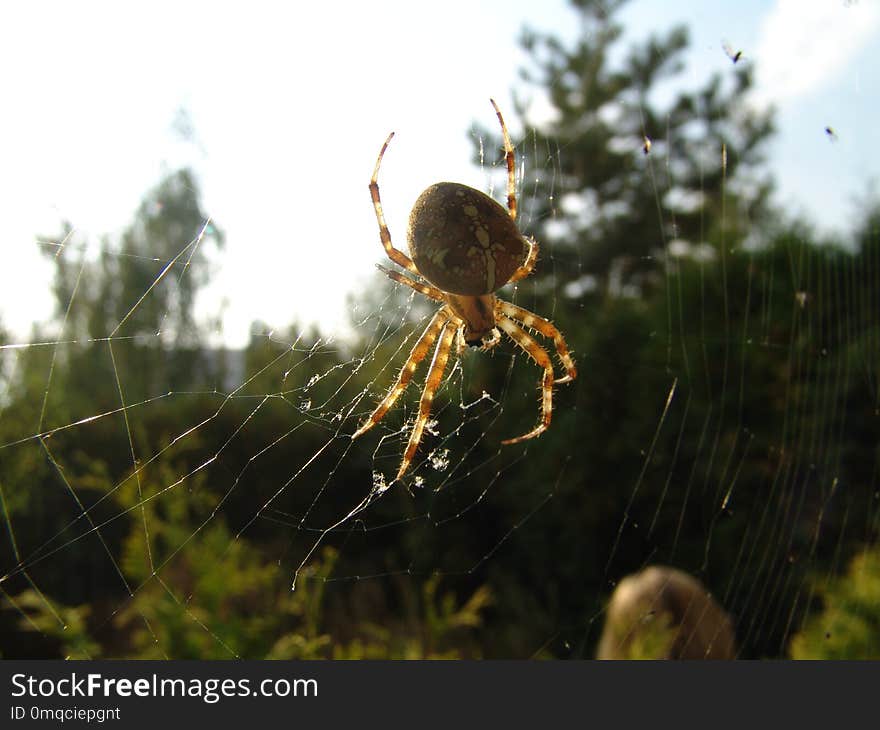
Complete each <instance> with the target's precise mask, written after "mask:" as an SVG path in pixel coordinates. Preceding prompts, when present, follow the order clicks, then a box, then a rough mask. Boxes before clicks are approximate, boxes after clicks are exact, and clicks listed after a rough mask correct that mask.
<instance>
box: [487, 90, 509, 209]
mask: <svg viewBox="0 0 880 730" xmlns="http://www.w3.org/2000/svg"><path fill="white" fill-rule="evenodd" d="M489 101H491V102H492V106H493V107H495V115H496V116H497V117H498V121H499V123H500V124H501V134H502V135H503V136H504V156H505V158H506V160H507V210H509V211H510V217H511V218H512V219H513V220H516V154H515V153H514V151H513V144H511V142H510V134H508V132H507V125H506V124H505V123H504V117H502V116H501V110H500V109H499V108H498V105H497V104H496V103H495V99H489Z"/></svg>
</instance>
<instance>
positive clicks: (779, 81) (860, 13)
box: [753, 0, 880, 105]
mask: <svg viewBox="0 0 880 730" xmlns="http://www.w3.org/2000/svg"><path fill="white" fill-rule="evenodd" d="M878 30H880V3H877V2H876V1H875V0H862V1H861V2H859V1H858V0H855V1H852V2H844V1H843V0H777V2H776V5H775V6H774V7H773V9H772V10H771V11H770V12H769V13H767V15H766V16H765V18H764V21H763V23H762V25H761V30H760V41H759V43H758V47H757V49H756V51H755V53H754V55H753V58H754V60H755V61H756V62H757V64H758V65H757V84H756V87H757V88H756V97H758V98H757V99H756V101H758V102H759V103H761V102H764V103H767V102H772V103H774V104H777V105H779V104H784V103H785V102H786V101H789V100H791V99H795V98H797V97H799V96H803V95H805V94H808V93H812V92H815V91H818V90H819V89H820V88H821V87H822V86H824V85H825V84H828V83H830V82H831V81H833V80H834V79H835V78H836V77H837V76H838V75H839V74H840V73H841V72H842V71H843V70H844V69H845V68H846V66H847V64H848V63H849V61H850V60H851V59H852V58H853V56H855V54H856V53H857V52H858V51H859V50H861V49H862V47H864V45H865V44H866V43H867V42H868V41H869V40H870V39H871V38H872V37H873V36H875V35H876V34H877V32H878Z"/></svg>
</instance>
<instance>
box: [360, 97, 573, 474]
mask: <svg viewBox="0 0 880 730" xmlns="http://www.w3.org/2000/svg"><path fill="white" fill-rule="evenodd" d="M489 101H490V102H491V103H492V106H493V107H494V109H495V114H496V116H497V117H498V121H499V123H500V124H501V133H502V135H503V137H504V151H505V156H506V162H507V209H506V210H505V208H504V207H503V206H502V205H500V204H499V203H497V202H496V201H495V200H493V199H492V198H490V197H489V196H488V195H486V194H484V193H482V192H480V191H479V190H475V189H474V188H470V187H468V186H466V185H461V184H459V183H453V182H440V183H437V184H435V185H431V186H430V187H428V188H427V189H426V190H424V191H423V192H422V194H421V195H419V197H418V199H417V200H416V202H415V204H414V205H413V208H412V211H411V212H410V216H409V227H408V230H407V243H408V244H409V251H410V254H411V255H412V258H410V257H409V256H407V255H406V254H405V253H403V252H402V251H399V250H398V249H396V248H395V247H394V246H393V245H392V243H391V233H390V232H389V230H388V226H387V225H386V224H385V216H384V214H383V213H382V203H381V201H380V198H379V183H378V177H379V166H380V165H381V164H382V157H383V156H384V155H385V151H386V150H387V149H388V145H389V143H390V142H391V138H392V137H393V136H394V132H392V133H391V134H389V135H388V138H387V139H386V140H385V143H384V144H383V145H382V149H381V150H380V151H379V157H378V158H377V159H376V166H375V168H374V169H373V176H372V177H371V178H370V197H371V198H372V201H373V208H374V210H375V212H376V220H377V222H378V224H379V238H380V239H381V241H382V246H383V247H384V248H385V253H386V254H387V256H388V258H389V259H391V260H392V261H393V262H394V263H395V264H397V265H398V266H400V268H402V269H404V270H405V271H406V272H407V273H406V274H405V273H401V272H400V271H397V270H392V269H388V268H385V267H384V266H381V265H380V266H379V267H378V268H379V269H380V270H381V271H382V272H383V273H384V274H385V275H386V276H388V277H389V278H390V279H393V280H394V281H396V282H398V283H400V284H403V285H405V286H408V287H410V288H411V289H414V290H415V291H417V292H419V293H420V294H423V295H424V296H426V297H428V298H429V299H433V300H434V301H436V302H439V303H440V304H441V306H440V308H439V309H438V310H437V311H436V313H435V314H434V316H433V317H432V318H431V321H430V322H429V323H428V326H427V327H426V328H425V331H424V332H423V333H422V335H421V337H419V339H418V340H417V341H416V343H415V345H414V346H413V348H412V350H411V351H410V353H409V357H408V358H407V360H406V362H405V363H404V365H403V367H402V368H401V370H400V374H399V375H398V376H397V380H396V381H395V382H394V385H392V386H391V388H390V390H389V391H388V393H387V394H386V395H385V397H384V398H383V399H382V401H381V402H380V403H379V405H378V406H376V409H375V410H374V411H373V412H372V414H370V416H369V417H368V418H367V419H366V420H365V421H364V422H363V423H362V424H361V426H360V428H358V430H357V431H356V432H355V433H354V435H353V436H352V438H353V439H354V438H358V437H359V436H361V435H363V434H364V433H366V432H367V431H369V430H370V429H371V428H372V427H373V426H375V425H376V424H377V423H379V421H381V420H382V418H383V417H384V416H385V414H386V413H387V412H388V410H389V409H390V408H391V407H392V406H393V405H394V403H395V402H396V401H397V399H398V398H399V397H400V395H401V393H403V391H404V390H405V389H406V387H407V385H408V384H409V382H410V380H411V379H412V376H413V373H415V370H416V367H417V366H418V365H419V363H420V362H421V361H422V360H424V359H425V357H427V355H428V352H429V351H430V350H431V347H432V346H434V343H435V342H436V347H435V349H434V356H433V359H432V360H431V364H430V365H429V366H428V375H427V377H426V379H425V386H424V389H423V391H422V397H421V400H420V401H419V413H418V416H417V417H416V420H415V423H414V425H413V427H412V431H411V432H410V436H409V442H408V443H407V446H406V451H405V452H404V454H403V460H402V461H401V464H400V468H399V470H398V472H397V476H396V477H395V481H397V480H399V479H400V478H401V477H402V476H403V475H404V473H405V472H406V470H407V469H408V468H409V465H410V463H411V462H412V459H413V457H414V456H415V453H416V450H417V449H418V446H419V442H420V441H421V438H422V432H423V430H424V428H425V424H426V423H427V421H428V416H429V415H430V413H431V404H432V402H433V400H434V394H435V392H436V391H437V388H438V387H439V386H440V383H441V381H442V379H443V372H444V370H445V369H446V363H447V361H448V359H449V352H450V349H451V348H452V343H453V340H455V341H456V344H457V353H458V354H461V352H462V351H464V349H465V348H466V347H467V346H471V347H479V348H480V349H481V350H490V349H491V348H493V347H494V346H495V345H497V344H498V342H499V341H500V340H501V333H500V332H499V329H500V330H502V331H503V332H504V334H506V335H507V336H508V337H509V338H510V339H511V340H513V342H514V343H516V344H517V345H518V346H519V347H520V348H522V349H523V350H524V351H525V352H526V353H527V354H528V355H529V357H530V358H531V359H532V360H533V361H534V362H535V364H536V365H537V366H538V367H540V368H542V369H543V371H544V375H543V378H542V381H541V393H542V396H541V420H540V422H539V423H538V425H537V426H535V428H533V429H532V430H531V431H529V432H528V433H525V434H523V435H522V436H517V437H516V438H511V439H506V440H505V441H502V442H501V443H502V444H515V443H519V442H521V441H525V440H527V439H531V438H534V437H535V436H539V435H540V434H542V433H543V432H544V431H546V430H547V427H548V426H549V425H550V417H551V414H552V410H553V385H554V384H556V383H565V382H568V381H570V380H573V379H574V378H575V377H577V370H576V368H575V365H574V361H573V360H572V358H571V355H570V354H569V351H568V347H567V345H566V343H565V339H564V338H563V336H562V334H561V333H560V332H559V330H558V329H556V327H555V326H553V324H552V323H551V322H550V321H549V320H547V319H544V318H543V317H540V316H538V315H537V314H533V313H532V312H530V311H528V310H527V309H523V308H522V307H518V306H516V305H515V304H511V303H510V302H505V301H502V300H500V299H497V298H496V297H495V292H496V291H497V290H498V289H500V288H501V287H503V286H504V285H505V284H510V283H512V282H515V281H519V280H520V279H523V278H525V277H526V276H528V275H529V274H530V273H531V272H532V269H533V268H534V266H535V261H536V259H537V257H538V245H537V243H536V242H535V241H534V240H532V239H530V238H526V237H525V236H523V235H522V234H521V233H520V232H519V229H518V228H517V226H516V223H515V221H516V193H515V190H514V182H515V173H514V169H515V164H516V159H515V154H514V149H513V145H512V144H511V142H510V135H509V134H508V131H507V126H506V125H505V123H504V118H503V117H502V116H501V110H500V109H499V108H498V105H497V104H496V103H495V100H494V99H490V100H489ZM407 274H408V275H407ZM518 323H519V324H518ZM523 325H524V326H525V328H527V329H529V330H533V331H536V332H538V333H540V334H541V335H543V336H544V337H549V338H551V339H552V340H553V343H554V345H555V346H556V352H557V354H558V356H559V359H560V361H561V362H562V366H563V367H564V369H565V375H564V376H563V377H561V378H556V376H555V372H554V370H553V363H552V361H551V359H550V356H549V355H548V354H547V351H546V350H545V349H544V348H543V347H542V346H541V345H540V344H538V342H537V341H536V340H535V339H534V337H532V335H530V334H529V333H528V332H526V330H525V329H523Z"/></svg>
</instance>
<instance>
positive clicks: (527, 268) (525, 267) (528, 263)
mask: <svg viewBox="0 0 880 730" xmlns="http://www.w3.org/2000/svg"><path fill="white" fill-rule="evenodd" d="M526 242H527V243H528V244H529V254H528V256H526V260H525V261H523V264H522V266H520V267H519V268H518V269H517V270H516V271H514V272H513V276H511V277H510V278H509V279H508V280H507V283H508V284H511V283H513V282H514V281H519V280H520V279H525V278H526V277H527V276H528V275H529V274H531V273H532V269H534V268H535V261H537V260H538V242H537V241H535V240H534V239H532V238H528V237H526Z"/></svg>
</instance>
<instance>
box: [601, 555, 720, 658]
mask: <svg viewBox="0 0 880 730" xmlns="http://www.w3.org/2000/svg"><path fill="white" fill-rule="evenodd" d="M596 658H597V659H735V658H736V643H735V641H734V633H733V624H732V622H731V620H730V617H729V616H728V615H727V613H726V612H725V611H724V609H723V608H721V606H719V605H718V603H717V602H716V601H715V599H713V598H712V595H711V594H710V593H709V591H708V590H707V589H706V587H705V586H704V585H703V584H702V583H700V581H698V580H697V579H696V578H694V577H693V576H691V575H688V574H687V573H685V572H683V571H681V570H677V569H675V568H669V567H666V566H661V565H653V566H650V567H648V568H645V569H644V570H642V571H641V572H639V573H635V574H633V575H629V576H627V577H626V578H624V579H623V580H622V581H620V584H619V585H618V586H617V588H616V590H615V591H614V594H613V595H612V596H611V601H610V602H609V604H608V610H607V614H606V617H605V627H604V629H603V630H602V638H601V639H600V640H599V648H598V651H597V653H596Z"/></svg>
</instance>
